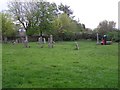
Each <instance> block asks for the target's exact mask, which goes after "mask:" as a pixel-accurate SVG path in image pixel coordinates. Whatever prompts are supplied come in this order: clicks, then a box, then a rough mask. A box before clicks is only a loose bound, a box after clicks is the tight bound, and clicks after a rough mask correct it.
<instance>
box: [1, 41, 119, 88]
mask: <svg viewBox="0 0 120 90" xmlns="http://www.w3.org/2000/svg"><path fill="white" fill-rule="evenodd" d="M78 43H79V45H80V50H74V46H75V45H74V42H56V43H55V47H54V48H48V47H47V44H46V45H45V47H44V48H39V47H38V44H36V43H30V46H31V48H23V45H22V44H18V45H12V44H3V52H2V66H3V82H2V85H3V88H13V87H14V88H116V87H117V86H118V44H117V43H113V44H112V45H106V46H102V45H96V42H91V41H79V42H78Z"/></svg>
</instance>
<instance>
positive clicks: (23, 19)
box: [8, 0, 57, 35]
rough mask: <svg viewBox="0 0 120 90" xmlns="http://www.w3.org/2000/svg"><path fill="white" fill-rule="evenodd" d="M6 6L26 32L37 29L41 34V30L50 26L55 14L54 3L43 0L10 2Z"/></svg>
mask: <svg viewBox="0 0 120 90" xmlns="http://www.w3.org/2000/svg"><path fill="white" fill-rule="evenodd" d="M32 1H33V0H32ZM8 6H9V11H10V12H11V14H12V15H13V16H14V17H15V18H16V20H19V22H20V23H21V24H22V25H23V27H24V28H25V29H26V31H27V33H28V34H30V32H31V30H34V31H35V32H38V30H39V33H41V35H42V32H43V31H46V30H48V28H50V24H51V21H52V20H53V18H54V17H55V16H56V14H57V6H56V4H55V3H49V2H46V1H43V0H41V1H40V2H17V1H16V2H10V3H9V5H8ZM29 30H30V32H29ZM36 30H37V31H36Z"/></svg>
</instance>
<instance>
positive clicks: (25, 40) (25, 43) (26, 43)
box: [23, 36, 30, 48]
mask: <svg viewBox="0 0 120 90" xmlns="http://www.w3.org/2000/svg"><path fill="white" fill-rule="evenodd" d="M23 44H24V47H25V48H30V46H29V45H28V37H27V36H26V37H25V38H24V42H23Z"/></svg>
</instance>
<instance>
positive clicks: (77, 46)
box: [75, 42, 79, 50]
mask: <svg viewBox="0 0 120 90" xmlns="http://www.w3.org/2000/svg"><path fill="white" fill-rule="evenodd" d="M75 50H79V45H78V43H77V42H75Z"/></svg>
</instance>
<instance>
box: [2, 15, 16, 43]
mask: <svg viewBox="0 0 120 90" xmlns="http://www.w3.org/2000/svg"><path fill="white" fill-rule="evenodd" d="M0 17H1V20H2V36H3V39H4V40H5V41H6V40H7V37H9V36H14V35H15V33H16V30H15V25H14V23H13V20H12V19H11V17H10V15H8V14H5V13H0Z"/></svg>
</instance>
